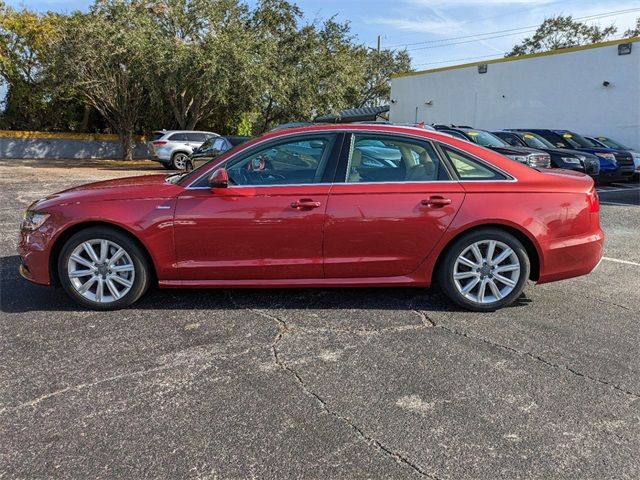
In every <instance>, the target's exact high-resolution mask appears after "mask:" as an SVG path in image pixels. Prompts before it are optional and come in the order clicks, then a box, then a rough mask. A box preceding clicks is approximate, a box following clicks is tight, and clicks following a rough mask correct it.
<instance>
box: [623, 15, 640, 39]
mask: <svg viewBox="0 0 640 480" xmlns="http://www.w3.org/2000/svg"><path fill="white" fill-rule="evenodd" d="M624 36H625V38H630V37H640V17H638V18H636V25H635V27H633V28H630V29H629V30H627V31H626V32H624Z"/></svg>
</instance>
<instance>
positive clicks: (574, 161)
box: [562, 157, 585, 165]
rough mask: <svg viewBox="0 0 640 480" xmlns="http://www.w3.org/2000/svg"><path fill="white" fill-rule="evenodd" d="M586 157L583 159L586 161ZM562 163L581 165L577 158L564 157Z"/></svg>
mask: <svg viewBox="0 0 640 480" xmlns="http://www.w3.org/2000/svg"><path fill="white" fill-rule="evenodd" d="M584 158H585V157H582V159H583V160H584ZM562 161H563V162H564V163H573V164H574V165H578V164H579V163H580V158H577V157H562Z"/></svg>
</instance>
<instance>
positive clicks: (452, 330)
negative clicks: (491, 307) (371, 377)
mask: <svg viewBox="0 0 640 480" xmlns="http://www.w3.org/2000/svg"><path fill="white" fill-rule="evenodd" d="M432 323H433V326H434V327H435V328H439V329H441V330H445V331H447V332H449V333H452V334H454V335H459V336H462V337H465V338H468V339H470V340H477V341H480V342H483V343H486V344H487V345H491V346H493V347H496V348H500V349H502V350H505V351H507V352H511V353H515V354H516V355H518V356H520V357H528V358H531V359H533V360H535V361H537V362H540V363H543V364H545V365H547V366H549V367H553V368H556V369H559V370H565V371H567V372H569V373H571V374H573V375H575V376H577V377H581V378H584V379H586V380H590V381H592V382H596V383H599V384H601V385H605V386H607V387H610V388H612V389H614V390H616V391H618V392H621V393H624V394H626V395H629V396H631V397H634V398H635V399H640V394H638V393H636V392H633V391H631V390H626V389H625V388H623V387H621V386H619V385H616V384H615V383H611V382H608V381H606V380H602V379H600V378H596V377H592V376H591V375H588V374H586V373H582V372H579V371H577V370H575V369H574V368H572V367H569V366H567V365H561V364H558V363H553V362H551V361H549V360H547V359H545V358H544V357H542V356H540V355H536V354H535V353H531V352H523V351H520V350H518V349H516V348H513V347H509V346H507V345H502V344H501V343H496V342H493V341H491V340H489V339H487V338H484V337H478V336H476V335H469V334H468V333H465V332H462V331H460V330H458V329H456V328H452V327H446V326H444V325H442V324H441V323H439V324H437V323H435V322H433V320H432Z"/></svg>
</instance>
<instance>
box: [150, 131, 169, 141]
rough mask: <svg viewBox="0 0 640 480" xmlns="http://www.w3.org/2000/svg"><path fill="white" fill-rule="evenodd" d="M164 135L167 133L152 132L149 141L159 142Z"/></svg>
mask: <svg viewBox="0 0 640 480" xmlns="http://www.w3.org/2000/svg"><path fill="white" fill-rule="evenodd" d="M165 133H167V132H153V133H152V134H151V141H152V142H155V141H156V140H160V139H161V138H162V137H164V135H165Z"/></svg>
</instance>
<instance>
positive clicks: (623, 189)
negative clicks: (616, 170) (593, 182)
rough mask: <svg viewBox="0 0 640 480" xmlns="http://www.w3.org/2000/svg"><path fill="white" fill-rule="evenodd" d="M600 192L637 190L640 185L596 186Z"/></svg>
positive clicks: (639, 188)
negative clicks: (621, 186)
mask: <svg viewBox="0 0 640 480" xmlns="http://www.w3.org/2000/svg"><path fill="white" fill-rule="evenodd" d="M596 190H597V191H598V193H608V192H635V191H638V190H640V187H624V188H612V187H599V188H596Z"/></svg>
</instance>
